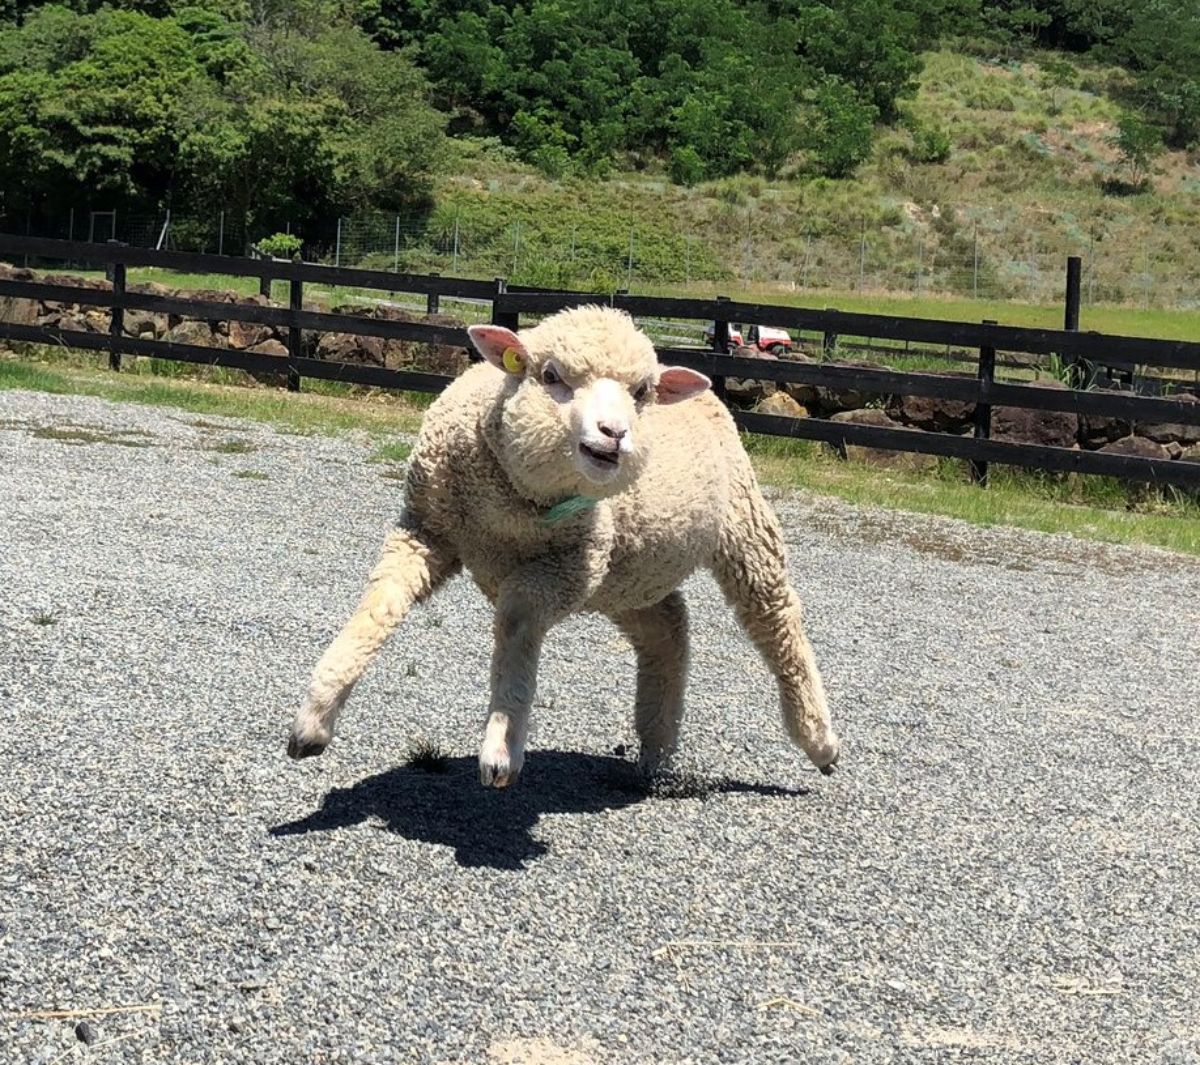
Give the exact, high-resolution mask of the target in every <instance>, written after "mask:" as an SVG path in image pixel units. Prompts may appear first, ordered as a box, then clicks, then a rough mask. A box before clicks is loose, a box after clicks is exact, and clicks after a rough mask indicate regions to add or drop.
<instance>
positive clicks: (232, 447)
mask: <svg viewBox="0 0 1200 1065" xmlns="http://www.w3.org/2000/svg"><path fill="white" fill-rule="evenodd" d="M212 450H213V451H219V452H220V453H221V454H222V455H248V454H249V453H250V452H251V451H257V450H258V447H257V445H255V444H252V443H250V441H249V440H222V441H221V442H220V443H219V444H214V445H213V447H212Z"/></svg>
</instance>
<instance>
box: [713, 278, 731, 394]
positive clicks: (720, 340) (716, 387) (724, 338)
mask: <svg viewBox="0 0 1200 1065" xmlns="http://www.w3.org/2000/svg"><path fill="white" fill-rule="evenodd" d="M728 302H729V297H728V296H718V297H717V303H728ZM713 350H714V351H715V352H716V353H717V354H718V355H728V354H729V315H728V314H723V313H722V312H721V311H718V312H717V318H716V320H715V321H714V322H713ZM712 390H713V395H714V396H716V397H717V399H719V400H720V401H721V402H722V403H727V402H728V398H727V394H726V389H725V375H724V374H713V383H712Z"/></svg>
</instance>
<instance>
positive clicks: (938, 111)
mask: <svg viewBox="0 0 1200 1065" xmlns="http://www.w3.org/2000/svg"><path fill="white" fill-rule="evenodd" d="M923 58H924V64H923V71H922V74H921V76H920V83H919V89H918V92H917V93H916V95H915V97H914V98H913V100H912V101H911V102H910V103H909V104H907V105H906V107H905V114H906V115H907V116H908V117H907V125H908V126H911V127H915V128H916V129H917V130H918V134H917V135H918V136H919V135H920V131H921V130H927V129H937V130H940V131H942V132H944V134H945V135H946V137H947V139H948V141H949V145H948V152H947V154H946V158H945V160H944V161H941V162H920V161H918V159H917V157H918V155H919V145H918V144H916V143H915V137H914V134H913V133H912V132H911V131H910V130H909V129H906V128H903V125H902V126H901V127H900V128H896V129H883V130H880V131H878V132H877V135H876V137H875V140H874V144H873V148H872V153H871V156H870V159H869V160H868V161H867V162H866V163H865V164H864V165H863V166H862V167H861V168H860V169H859V170H858V172H857V174H856V175H855V176H854V177H853V178H848V179H842V180H831V179H824V178H810V177H805V176H801V175H795V174H789V173H788V172H787V171H785V172H784V173H783V174H782V175H781V176H780V177H779V178H778V179H776V180H773V181H772V180H768V179H766V178H763V177H760V176H751V175H739V176H735V177H730V178H724V179H721V180H718V181H713V182H706V183H702V184H699V185H697V186H695V187H691V188H688V187H683V186H679V185H675V184H673V183H672V182H671V181H670V180H669V179H667V177H666V176H665V175H662V174H653V173H646V172H642V173H637V172H626V173H619V174H615V175H613V176H611V177H609V178H607V179H605V180H595V179H592V180H584V179H574V180H561V181H555V180H550V179H547V178H546V177H544V176H542V175H541V174H540V173H539V172H538V171H537V170H535V169H534V168H533V167H530V166H527V165H523V164H521V163H519V162H517V161H516V160H515V158H514V155H513V153H512V152H511V151H510V150H508V149H506V148H504V147H502V146H501V145H499V144H498V143H497V142H495V141H490V142H489V141H485V140H472V139H465V140H461V141H459V142H458V144H457V159H456V161H455V163H454V166H453V172H452V173H449V174H444V175H443V176H441V177H440V178H439V180H438V182H437V186H436V193H435V196H436V208H435V210H434V211H433V213H432V215H431V218H430V222H429V224H428V226H427V227H426V226H422V227H421V228H420V229H406V230H405V233H406V235H407V236H408V237H409V239H410V241H411V243H410V244H409V247H408V251H406V252H405V258H406V261H408V262H409V263H410V264H411V265H413V266H422V267H436V268H449V267H450V266H451V265H452V264H451V261H450V260H451V259H452V258H453V245H454V231H455V223H456V221H457V229H458V256H457V263H456V264H457V267H458V269H459V270H463V269H467V270H470V271H471V272H475V273H483V274H493V273H494V274H504V275H507V276H510V277H513V278H514V279H515V280H518V281H522V282H528V283H576V284H580V283H582V284H591V285H593V286H595V287H597V288H601V289H603V288H609V287H622V286H624V285H625V284H626V283H627V282H630V283H632V285H633V287H635V288H646V287H662V286H664V285H681V284H682V285H687V284H689V283H695V282H697V281H713V282H717V281H720V282H726V283H727V284H736V285H737V286H738V287H740V288H745V287H747V286H750V287H753V286H758V285H762V286H769V287H772V288H775V287H781V286H782V287H784V288H791V287H797V288H805V289H811V288H816V289H829V290H831V291H855V290H858V289H860V288H861V289H863V290H867V291H874V292H879V291H890V292H896V293H907V294H917V293H918V292H919V293H920V294H933V293H939V292H941V293H957V294H962V295H976V294H977V295H978V296H980V297H981V298H983V297H987V298H1005V299H1018V300H1032V301H1045V300H1054V299H1057V298H1058V295H1059V293H1060V291H1061V284H1062V276H1061V275H1062V268H1063V261H1064V260H1065V257H1066V256H1067V255H1068V254H1079V255H1082V256H1083V257H1084V260H1085V288H1086V292H1085V296H1086V297H1087V298H1088V299H1089V301H1090V302H1098V303H1099V302H1103V303H1110V302H1111V303H1130V304H1134V305H1143V304H1145V305H1149V306H1167V307H1181V308H1186V307H1194V306H1197V305H1200V296H1198V293H1200V168H1198V166H1197V162H1198V157H1197V155H1196V154H1195V153H1192V154H1190V155H1189V153H1187V152H1184V151H1164V152H1163V154H1162V155H1160V156H1159V157H1158V158H1157V159H1156V160H1155V163H1154V167H1153V170H1152V172H1151V174H1150V176H1149V179H1148V183H1147V187H1146V190H1145V191H1144V192H1142V193H1140V194H1135V195H1121V194H1119V191H1120V181H1121V179H1122V175H1123V173H1124V167H1123V165H1122V162H1121V159H1120V155H1119V153H1118V151H1117V149H1116V147H1115V146H1114V143H1113V138H1114V137H1115V135H1116V133H1117V124H1118V121H1119V119H1120V115H1121V113H1122V108H1121V106H1120V104H1119V103H1118V102H1117V99H1116V94H1117V93H1118V92H1119V91H1120V89H1121V87H1122V86H1123V85H1124V84H1125V83H1126V82H1127V80H1128V79H1127V75H1126V74H1125V73H1124V72H1123V71H1122V70H1121V69H1119V68H1111V67H1102V66H1098V65H1092V64H1088V63H1086V62H1084V61H1081V60H1079V59H1078V58H1076V59H1074V61H1073V65H1074V69H1075V74H1074V76H1073V80H1074V81H1075V83H1076V84H1075V87H1072V88H1052V87H1051V86H1050V85H1049V84H1048V80H1049V79H1048V77H1047V73H1046V68H1047V66H1048V65H1051V64H1053V63H1054V62H1056V61H1059V62H1060V61H1061V60H1060V59H1059V57H1058V56H1057V55H1056V54H1055V53H1049V52H1043V53H1034V54H1033V55H1031V56H1030V57H1028V58H1026V59H1025V60H1023V61H1019V62H1018V61H1011V62H995V61H989V60H988V59H986V58H980V57H976V56H972V55H967V54H963V53H960V52H951V51H936V52H930V53H927V54H926V55H925V56H924V57H923ZM1114 187H1116V188H1117V189H1118V192H1113V191H1109V190H1112V189H1113V188H1114ZM361 224H362V223H361V221H360V225H361ZM631 230H632V235H633V241H632V245H633V256H632V261H633V268H632V271H631V270H630V268H629V261H630V235H631ZM864 234H865V240H864ZM356 239H357V240H358V241H359V243H358V244H355V240H356ZM392 241H393V236H392V234H391V233H390V232H381V233H380V234H379V239H378V240H377V241H375V242H374V243H372V241H371V240H370V237H369V234H368V233H367V232H366V231H365V229H362V230H356V229H354V228H352V227H350V226H347V227H346V229H345V230H344V234H343V242H344V243H343V249H344V254H345V255H349V256H350V257H351V258H353V257H355V256H356V255H361V254H365V253H367V252H369V251H370V250H371V248H372V247H374V248H375V250H377V251H378V253H379V255H378V259H379V262H380V263H381V264H383V263H386V262H389V261H390V259H391V253H392V250H393V244H392ZM864 245H865V251H864ZM976 252H978V260H976ZM976 261H978V269H977V270H976ZM514 266H515V269H514Z"/></svg>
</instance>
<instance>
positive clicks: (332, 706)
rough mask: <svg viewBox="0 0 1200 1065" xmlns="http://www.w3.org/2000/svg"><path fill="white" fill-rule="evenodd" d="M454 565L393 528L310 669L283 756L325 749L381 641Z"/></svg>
mask: <svg viewBox="0 0 1200 1065" xmlns="http://www.w3.org/2000/svg"><path fill="white" fill-rule="evenodd" d="M457 568H458V563H457V560H456V559H455V557H454V555H453V553H452V552H450V551H449V550H448V549H446V548H444V547H441V546H439V545H437V544H435V543H434V542H433V541H432V540H431V539H429V537H427V536H425V535H423V534H422V533H420V532H418V531H415V530H412V529H397V530H396V531H394V532H393V533H391V535H389V536H388V538H387V541H386V542H385V544H384V547H383V552H382V553H381V555H380V558H379V561H378V563H377V564H376V566H375V569H374V570H373V571H372V573H371V578H370V581H369V583H368V585H367V590H366V593H365V594H364V595H363V597H362V600H361V602H360V603H359V605H358V609H357V610H355V611H354V614H353V616H352V617H351V618H350V620H349V621H348V622H346V625H345V626H344V627H343V629H342V631H341V632H340V633H339V634H338V636H337V638H336V639H335V640H334V641H333V643H332V644H330V645H329V649H328V650H327V651H326V652H325V653H324V654H323V655H322V656H321V659H320V661H319V662H318V663H317V665H316V668H315V669H314V670H313V673H312V679H311V680H310V681H309V685H308V695H307V698H306V699H305V701H304V705H303V706H302V707H301V708H300V711H299V712H298V713H297V714H296V720H295V722H294V723H293V725H292V735H291V738H290V739H289V740H288V754H289V755H291V756H292V757H293V758H308V757H310V756H312V755H316V754H320V753H321V752H322V751H323V750H325V748H326V747H327V746H328V745H329V741H330V740H332V739H333V726H334V722H335V721H336V719H337V715H338V713H339V712H340V711H341V709H342V706H343V705H344V704H345V702H346V699H347V698H348V697H349V695H350V691H351V689H352V688H353V687H354V685H355V683H356V682H357V681H358V679H359V677H361V676H362V674H363V671H364V670H365V669H366V668H367V666H368V665H370V664H371V660H372V659H373V658H374V657H375V655H376V653H377V652H378V651H379V648H380V647H382V646H383V643H384V641H385V640H386V639H387V638H388V637H389V636H390V635H391V634H392V632H393V631H395V629H396V626H397V625H399V624H400V622H402V621H403V620H404V618H405V616H406V615H407V614H408V612H409V610H411V609H412V607H413V606H414V604H416V603H419V602H421V600H423V599H426V598H427V597H428V596H429V595H430V594H432V592H433V591H434V590H435V589H436V588H437V587H438V585H440V584H441V583H442V582H443V581H444V580H445V579H446V578H447V577H449V576H450V575H451V574H453V573H454V572H455V571H456V570H457Z"/></svg>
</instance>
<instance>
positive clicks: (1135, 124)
mask: <svg viewBox="0 0 1200 1065" xmlns="http://www.w3.org/2000/svg"><path fill="white" fill-rule="evenodd" d="M1112 142H1113V146H1114V147H1115V148H1116V149H1117V151H1118V152H1120V153H1121V161H1122V162H1123V163H1124V164H1125V168H1126V170H1127V172H1128V174H1129V179H1130V183H1131V184H1132V185H1133V186H1134V187H1135V188H1141V187H1142V186H1144V185H1145V183H1146V179H1147V178H1148V177H1149V175H1150V168H1151V167H1152V166H1153V165H1154V159H1155V158H1156V157H1157V156H1158V155H1159V154H1160V153H1161V152H1162V149H1163V144H1162V137H1161V135H1160V134H1159V132H1158V130H1157V129H1155V128H1154V126H1152V125H1150V123H1148V122H1147V121H1146V120H1145V119H1144V118H1142V117H1141V116H1140V115H1135V114H1125V115H1122V116H1121V120H1120V122H1118V123H1117V132H1116V134H1115V135H1114V136H1113V138H1112Z"/></svg>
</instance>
